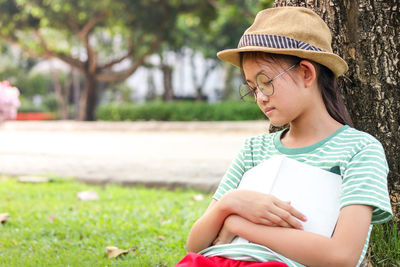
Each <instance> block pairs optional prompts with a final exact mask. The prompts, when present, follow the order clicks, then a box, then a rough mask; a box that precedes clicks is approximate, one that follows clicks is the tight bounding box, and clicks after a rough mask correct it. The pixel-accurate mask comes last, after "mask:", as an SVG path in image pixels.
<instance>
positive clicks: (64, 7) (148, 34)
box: [0, 0, 210, 120]
mask: <svg viewBox="0 0 400 267" xmlns="http://www.w3.org/2000/svg"><path fill="white" fill-rule="evenodd" d="M203 6H204V3H203V1H196V0H184V1H176V0H138V1H129V0H113V1H112V0H86V1H78V0H72V1H63V0H51V1H50V0H0V10H1V13H2V15H1V16H0V37H1V38H2V39H3V40H6V41H8V42H10V43H13V44H17V45H18V46H19V47H21V48H22V49H23V50H24V51H26V52H27V53H29V54H30V55H32V56H35V57H36V56H37V57H45V58H53V57H55V58H58V59H60V60H62V61H64V62H65V63H67V64H68V65H70V66H71V67H73V68H74V69H76V70H78V71H79V72H81V73H82V75H83V77H84V79H85V85H84V87H83V88H82V92H81V96H80V103H79V113H78V119H80V120H93V119H95V118H94V115H95V113H94V110H95V107H96V105H97V102H98V93H99V92H98V83H99V82H114V81H119V80H124V79H126V78H128V77H129V76H130V75H131V74H132V73H134V72H135V71H136V69H137V68H138V67H139V66H140V65H141V64H142V63H143V62H144V60H145V58H146V57H147V56H148V55H150V54H152V53H154V52H155V51H156V50H157V49H158V48H159V46H160V44H161V43H162V41H165V40H170V39H171V38H170V35H169V31H170V30H171V29H173V28H174V27H175V21H176V19H177V17H178V14H180V13H182V12H190V11H193V10H195V11H196V12H197V10H199V9H201V8H202V7H203ZM207 6H210V5H207ZM117 69H118V71H117Z"/></svg>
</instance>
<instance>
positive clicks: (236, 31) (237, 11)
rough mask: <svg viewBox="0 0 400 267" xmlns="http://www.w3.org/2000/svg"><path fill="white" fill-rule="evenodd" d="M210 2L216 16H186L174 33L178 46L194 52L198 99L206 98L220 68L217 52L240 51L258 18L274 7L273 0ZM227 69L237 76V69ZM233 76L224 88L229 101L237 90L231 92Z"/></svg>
mask: <svg viewBox="0 0 400 267" xmlns="http://www.w3.org/2000/svg"><path fill="white" fill-rule="evenodd" d="M206 2H208V3H209V4H210V5H211V6H212V7H214V10H215V11H214V13H212V12H209V14H208V15H207V16H204V12H200V11H199V12H193V13H190V14H182V15H181V16H180V17H179V19H178V22H177V27H176V29H175V30H174V31H173V33H172V34H173V35H174V36H173V38H174V40H175V42H176V46H178V47H180V48H183V47H185V48H190V49H191V50H192V52H193V54H192V56H191V57H190V58H191V65H192V79H193V84H194V85H195V89H196V98H197V99H201V98H202V95H203V88H204V85H205V83H206V81H207V79H208V77H209V75H210V74H211V73H212V71H213V70H214V69H215V67H217V66H218V65H219V62H218V60H217V58H216V54H217V52H218V51H220V50H223V49H227V48H233V47H236V46H237V44H238V42H239V39H240V37H241V36H242V34H243V32H244V31H245V30H246V29H247V28H248V27H249V26H250V25H251V23H252V22H253V19H254V16H255V14H256V13H257V12H258V11H260V10H261V9H265V8H268V7H271V6H272V4H273V0H248V1H241V0H232V1H227V0H208V1H206ZM203 11H204V10H203ZM196 52H200V53H201V54H202V55H203V56H204V60H203V62H202V67H203V72H200V71H199V68H196V66H195V61H194V59H195V53H196ZM226 68H228V70H227V73H228V74H233V72H234V70H235V69H232V68H231V69H230V70H229V68H230V67H229V66H228V65H226ZM233 76H235V75H226V77H225V78H226V80H225V83H224V84H225V85H226V87H227V88H226V89H225V90H224V92H223V95H225V96H227V97H229V95H230V94H231V93H230V92H229V91H232V89H233V88H231V86H232V83H231V79H232V78H233ZM234 89H237V88H234Z"/></svg>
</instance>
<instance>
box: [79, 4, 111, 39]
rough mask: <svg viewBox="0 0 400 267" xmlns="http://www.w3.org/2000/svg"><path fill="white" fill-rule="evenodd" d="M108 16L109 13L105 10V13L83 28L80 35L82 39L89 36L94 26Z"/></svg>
mask: <svg viewBox="0 0 400 267" xmlns="http://www.w3.org/2000/svg"><path fill="white" fill-rule="evenodd" d="M106 15H107V11H106V10H104V11H103V12H101V13H99V14H98V15H97V16H96V17H94V18H92V19H90V20H89V21H88V22H87V23H86V24H85V26H83V28H82V29H81V31H80V33H79V35H80V36H81V38H84V37H85V36H87V35H88V34H89V32H90V31H91V30H92V29H93V28H94V26H95V25H96V24H97V23H99V22H100V21H102V20H103V19H104V18H105V17H106Z"/></svg>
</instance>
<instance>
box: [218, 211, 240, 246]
mask: <svg viewBox="0 0 400 267" xmlns="http://www.w3.org/2000/svg"><path fill="white" fill-rule="evenodd" d="M232 216H237V215H230V216H229V217H227V218H226V219H225V222H224V225H223V226H222V228H221V230H220V231H219V233H218V236H217V238H216V239H215V240H214V241H213V242H212V244H213V245H222V244H228V243H230V242H232V240H233V239H234V238H235V237H236V235H235V234H234V233H232V231H231V230H230V228H229V226H228V221H229V220H230V218H231V217H232Z"/></svg>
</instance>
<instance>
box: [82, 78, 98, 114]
mask: <svg viewBox="0 0 400 267" xmlns="http://www.w3.org/2000/svg"><path fill="white" fill-rule="evenodd" d="M96 105H97V81H96V76H95V75H93V74H89V73H86V75H85V86H84V88H83V90H82V93H81V96H80V99H79V116H78V120H82V121H93V120H95V110H96Z"/></svg>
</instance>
